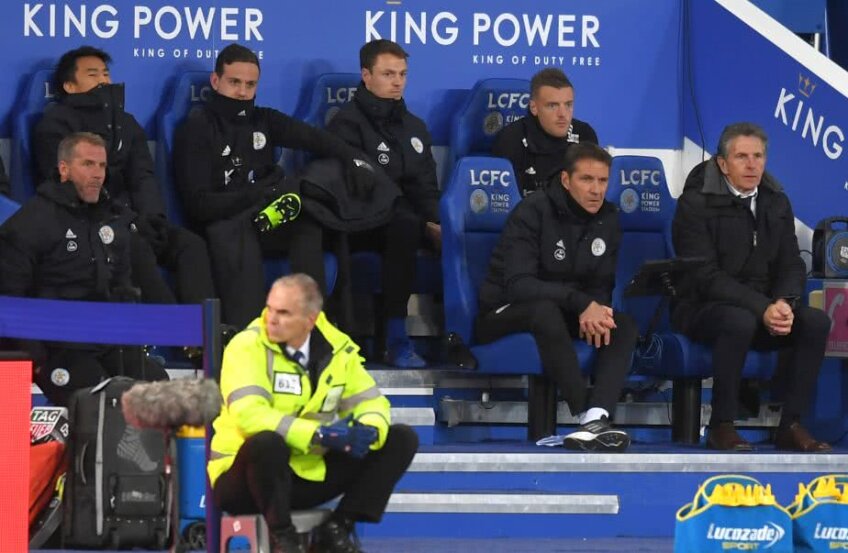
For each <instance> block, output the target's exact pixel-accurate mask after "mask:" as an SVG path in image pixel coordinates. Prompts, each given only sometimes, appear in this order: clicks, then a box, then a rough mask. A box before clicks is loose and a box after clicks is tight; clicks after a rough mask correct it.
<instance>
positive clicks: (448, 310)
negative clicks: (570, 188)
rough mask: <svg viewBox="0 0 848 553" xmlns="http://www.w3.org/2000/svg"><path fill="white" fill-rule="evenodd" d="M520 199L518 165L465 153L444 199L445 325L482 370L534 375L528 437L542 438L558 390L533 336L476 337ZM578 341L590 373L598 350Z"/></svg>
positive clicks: (582, 361) (580, 355)
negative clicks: (492, 175) (484, 181)
mask: <svg viewBox="0 0 848 553" xmlns="http://www.w3.org/2000/svg"><path fill="white" fill-rule="evenodd" d="M480 171H499V172H501V173H500V175H501V176H502V179H497V180H499V181H501V182H502V183H503V185H500V184H497V185H495V186H480V185H479V182H480V179H479V174H480ZM520 198H521V195H520V194H519V192H518V187H517V185H516V184H515V179H514V178H513V174H512V167H511V166H510V163H509V162H508V161H506V160H504V159H500V158H484V157H465V158H462V159H461V160H460V161H459V162H458V163H457V165H456V167H455V168H454V170H453V174H452V175H451V178H450V180H449V181H448V184H447V187H446V189H445V191H444V193H443V194H442V199H441V204H440V209H441V218H442V272H443V279H444V284H445V292H444V299H445V330H446V331H447V332H449V333H453V334H454V335H456V336H457V337H459V338H460V339H461V340H462V342H463V343H464V344H465V345H467V346H469V348H470V350H471V353H472V354H473V355H474V357H475V358H476V360H477V371H478V372H480V373H484V374H504V375H506V374H520V375H524V374H526V375H529V382H530V389H529V391H528V418H529V421H528V436H529V437H530V439H531V440H536V439H538V438H539V437H542V436H546V435H549V434H551V433H552V432H553V421H554V420H555V419H551V418H550V417H552V416H553V417H555V415H556V403H555V398H556V391H555V388H554V387H553V386H552V384H551V383H550V382H549V381H548V379H547V378H546V377H544V375H543V370H542V364H541V360H540V359H539V352H538V349H537V348H536V341H535V340H534V338H533V336H532V335H531V334H528V333H521V334H513V335H510V336H506V337H504V338H501V339H500V340H496V341H495V342H491V343H488V344H482V345H481V344H477V343H476V342H475V339H474V319H475V317H476V316H477V309H478V305H477V292H478V289H479V287H480V283H481V281H482V280H483V279H484V278H485V275H486V270H487V267H488V265H489V257H490V256H491V253H492V250H493V249H494V247H495V245H496V244H497V241H498V238H499V236H500V232H501V229H502V228H503V226H504V224H505V223H506V220H507V217H508V215H509V213H510V211H512V209H513V208H514V207H515V205H516V204H517V203H518V201H519V200H520ZM575 346H576V349H577V354H578V358H579V360H580V366H581V367H582V368H583V370H584V373H588V372H589V369H590V368H591V362H592V360H593V359H594V349H593V348H591V347H589V346H588V345H586V344H585V343H583V342H575ZM552 404H553V405H552Z"/></svg>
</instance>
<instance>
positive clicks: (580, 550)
mask: <svg viewBox="0 0 848 553" xmlns="http://www.w3.org/2000/svg"><path fill="white" fill-rule="evenodd" d="M673 545H674V544H673V540H672V539H671V538H662V539H652V538H605V539H592V540H581V539H577V540H574V539H570V540H551V539H544V540H524V539H521V540H518V539H515V540H514V539H491V540H462V539H400V538H397V539H396V538H383V539H369V540H363V542H362V547H363V549H364V550H365V551H366V552H367V553H432V552H438V553H466V552H467V551H474V550H477V551H482V550H484V548H485V551H486V553H563V552H566V551H567V552H568V553H612V552H615V553H619V552H621V551H627V552H629V553H671V551H673V549H674V547H673ZM38 551H40V552H41V553H77V551H76V550H70V549H41V550H38ZM79 553H83V552H79ZM86 553H91V552H90V550H88V551H87V552H86ZM106 553H109V552H106ZM115 553H118V552H115Z"/></svg>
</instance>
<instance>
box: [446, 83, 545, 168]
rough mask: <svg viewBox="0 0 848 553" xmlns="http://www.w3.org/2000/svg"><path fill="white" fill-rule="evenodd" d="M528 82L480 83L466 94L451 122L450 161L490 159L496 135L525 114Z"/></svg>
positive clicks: (528, 89)
mask: <svg viewBox="0 0 848 553" xmlns="http://www.w3.org/2000/svg"><path fill="white" fill-rule="evenodd" d="M529 102H530V81H527V80H524V79H483V80H480V81H477V84H475V85H474V87H473V88H472V89H471V91H470V92H469V93H468V97H467V98H466V100H465V103H464V104H463V105H462V107H461V108H460V109H459V110H458V111H457V112H456V114H455V115H454V117H453V119H452V120H451V130H450V149H451V156H452V160H453V161H456V160H458V159H460V158H462V157H466V156H488V155H491V150H492V142H494V140H495V136H496V135H497V134H498V132H499V131H500V130H501V129H502V128H503V127H505V126H506V125H508V124H509V123H511V122H513V121H516V120H518V119H520V118H522V117H524V116H525V115H526V114H527V106H528V104H529Z"/></svg>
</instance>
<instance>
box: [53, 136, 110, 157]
mask: <svg viewBox="0 0 848 553" xmlns="http://www.w3.org/2000/svg"><path fill="white" fill-rule="evenodd" d="M81 142H85V143H86V144H91V145H92V146H100V147H101V148H103V149H104V150H105V149H106V141H105V140H103V138H102V137H101V136H100V135H97V134H94V133H93V132H75V133H73V134H69V135H68V136H66V137H65V138H63V139H62V141H61V142H59V149H58V150H57V152H56V159H57V161H58V162H60V163H61V162H63V161H64V162H65V163H70V162H71V160H73V159H74V154H75V150H76V148H77V145H78V144H79V143H81Z"/></svg>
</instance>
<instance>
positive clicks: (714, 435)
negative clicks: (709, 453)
mask: <svg viewBox="0 0 848 553" xmlns="http://www.w3.org/2000/svg"><path fill="white" fill-rule="evenodd" d="M707 447H708V448H710V449H717V450H719V451H754V446H752V445H751V444H750V443H749V442H748V441H746V440H745V439H743V438H742V436H740V435H739V433H738V432H736V428H735V427H734V426H733V423H732V422H720V423H718V425H717V426H711V427H710V429H709V430H708V431H707Z"/></svg>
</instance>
